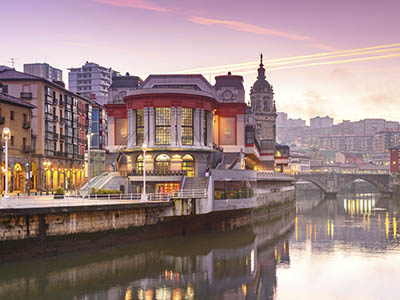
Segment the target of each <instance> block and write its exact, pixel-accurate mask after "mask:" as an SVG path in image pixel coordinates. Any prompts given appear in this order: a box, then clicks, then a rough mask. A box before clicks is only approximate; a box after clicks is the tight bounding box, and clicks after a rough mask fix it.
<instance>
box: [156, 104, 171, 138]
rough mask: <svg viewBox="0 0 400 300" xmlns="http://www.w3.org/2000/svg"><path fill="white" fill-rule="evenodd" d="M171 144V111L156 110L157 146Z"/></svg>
mask: <svg viewBox="0 0 400 300" xmlns="http://www.w3.org/2000/svg"><path fill="white" fill-rule="evenodd" d="M170 143H171V111H170V109H169V108H167V107H161V108H156V144H157V145H169V144H170Z"/></svg>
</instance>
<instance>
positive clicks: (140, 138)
mask: <svg viewBox="0 0 400 300" xmlns="http://www.w3.org/2000/svg"><path fill="white" fill-rule="evenodd" d="M143 143H144V116H143V109H138V110H136V145H137V146H142V145H143Z"/></svg>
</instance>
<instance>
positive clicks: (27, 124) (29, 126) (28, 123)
mask: <svg viewBox="0 0 400 300" xmlns="http://www.w3.org/2000/svg"><path fill="white" fill-rule="evenodd" d="M22 128H24V129H29V128H31V122H28V121H23V122H22Z"/></svg>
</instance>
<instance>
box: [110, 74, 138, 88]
mask: <svg viewBox="0 0 400 300" xmlns="http://www.w3.org/2000/svg"><path fill="white" fill-rule="evenodd" d="M141 83H143V80H142V79H141V78H140V77H138V76H130V75H125V76H113V77H112V83H111V86H110V88H138V87H139V86H140V84H141Z"/></svg>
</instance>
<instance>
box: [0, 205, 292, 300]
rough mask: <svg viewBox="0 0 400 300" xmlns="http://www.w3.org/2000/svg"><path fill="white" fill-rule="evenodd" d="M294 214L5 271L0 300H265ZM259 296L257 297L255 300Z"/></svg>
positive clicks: (285, 253) (284, 254)
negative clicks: (250, 224) (264, 221)
mask: <svg viewBox="0 0 400 300" xmlns="http://www.w3.org/2000/svg"><path fill="white" fill-rule="evenodd" d="M294 217H295V212H292V213H289V214H287V215H285V216H284V217H281V218H277V219H276V220H274V221H270V222H268V223H259V224H257V225H254V226H253V227H251V228H250V227H249V228H245V229H242V230H237V231H233V232H225V233H208V234H198V235H191V236H184V237H175V238H171V239H168V240H167V239H166V240H158V241H152V242H146V243H141V244H140V246H139V247H133V246H129V247H124V248H114V249H106V250H100V251H92V252H86V253H82V254H74V255H65V256H59V257H56V258H48V259H44V260H42V261H37V260H35V261H28V262H23V263H12V264H6V265H3V266H2V267H1V272H0V299H74V300H89V299H93V300H94V299H96V300H99V299H104V300H114V299H125V300H128V299H130V300H153V299H155V300H164V299H165V300H166V299H168V300H171V299H172V300H181V299H238V300H240V299H243V300H244V299H268V298H271V297H274V294H275V293H276V289H277V286H276V283H277V279H276V269H277V267H278V266H284V265H285V266H289V264H290V258H289V242H288V240H287V238H283V239H278V240H275V239H276V238H277V237H282V236H284V235H285V234H287V233H288V232H290V230H291V229H292V228H293V226H294ZM259 297H261V298H259Z"/></svg>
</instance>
